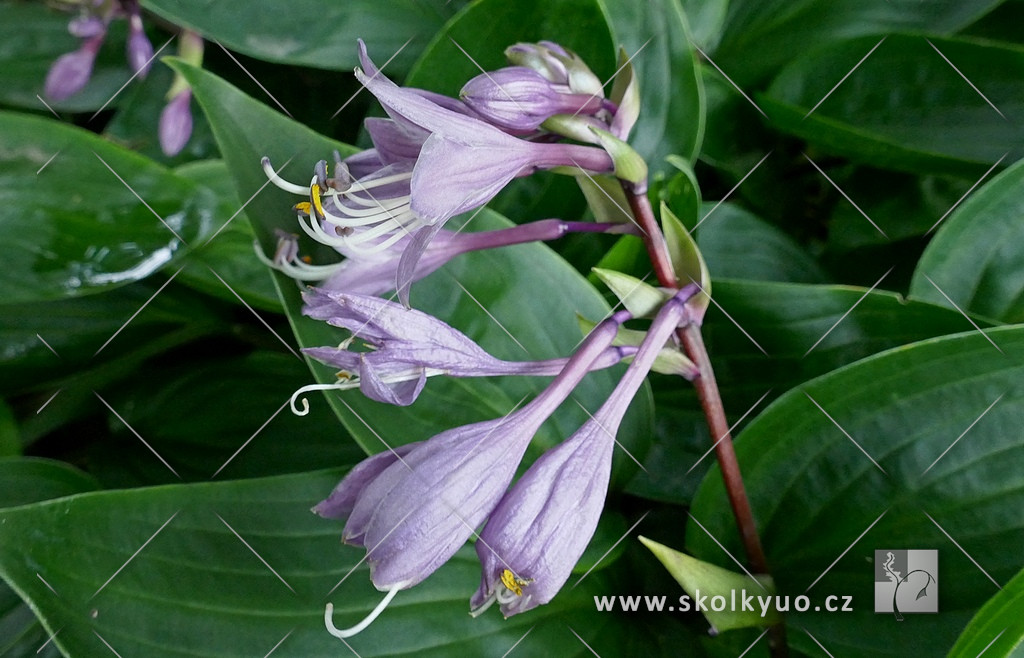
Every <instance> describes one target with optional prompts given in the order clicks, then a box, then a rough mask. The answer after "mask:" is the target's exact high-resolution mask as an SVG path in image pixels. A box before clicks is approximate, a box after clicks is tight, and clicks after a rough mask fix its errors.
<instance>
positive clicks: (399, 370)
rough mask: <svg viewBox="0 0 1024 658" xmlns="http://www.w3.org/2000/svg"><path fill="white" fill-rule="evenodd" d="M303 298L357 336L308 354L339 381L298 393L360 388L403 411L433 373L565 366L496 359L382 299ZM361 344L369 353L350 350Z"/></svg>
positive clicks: (602, 360) (613, 354)
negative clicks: (336, 374) (329, 368)
mask: <svg viewBox="0 0 1024 658" xmlns="http://www.w3.org/2000/svg"><path fill="white" fill-rule="evenodd" d="M304 299H305V302H306V307H305V309H304V313H305V314H306V315H308V316H310V317H313V318H315V319H317V320H325V321H326V322H327V323H328V324H331V325H334V326H336V327H342V328H344V329H348V330H349V331H351V332H352V335H351V337H350V338H348V339H346V340H345V342H344V343H342V345H341V346H339V347H313V348H307V349H304V350H303V351H304V352H305V353H306V354H309V355H310V356H312V357H313V358H315V359H317V360H318V361H322V362H324V363H326V364H328V365H331V366H334V367H336V368H340V369H341V373H340V374H339V378H340V381H339V382H338V383H337V384H332V385H326V386H321V385H314V386H311V387H305V388H303V389H300V390H299V391H298V392H297V393H296V395H298V394H300V393H302V392H304V391H308V390H311V389H325V388H326V389H330V388H335V389H346V388H354V387H356V386H359V388H360V389H361V390H362V391H363V393H364V394H365V395H366V396H367V397H368V398H370V399H373V400H377V401H378V402H384V403H387V404H394V405H401V406H405V405H409V404H412V403H413V402H414V401H415V400H416V398H417V396H419V394H420V392H421V391H422V390H423V386H424V384H425V382H426V378H427V377H430V376H434V375H449V376H453V377H489V376H496V375H555V374H558V373H559V372H561V371H562V369H563V368H564V367H565V366H566V362H567V360H566V359H548V360H544V361H520V362H513V361H503V360H501V359H497V358H495V357H493V356H491V355H490V354H488V353H487V352H485V351H484V350H483V349H482V348H481V347H480V346H479V345H477V344H476V343H474V342H473V341H472V340H470V338H469V337H468V336H466V335H465V334H463V333H461V332H460V331H458V330H457V329H454V328H452V327H450V326H449V325H447V324H445V323H444V322H442V321H441V320H438V319H437V318H435V317H433V316H431V315H428V314H426V313H423V312H420V311H417V310H414V309H407V308H405V307H403V306H401V305H400V304H396V303H394V302H390V301H386V300H383V299H380V298H378V297H371V296H367V295H357V294H352V293H348V292H331V291H327V290H322V289H312V290H310V291H309V292H307V293H306V294H305V295H304ZM356 341H360V342H362V343H364V344H365V346H366V347H368V348H369V350H367V351H358V352H357V351H354V350H352V349H350V348H351V347H352V344H353V343H354V342H356ZM633 351H634V350H633V349H632V348H618V347H609V348H608V349H606V350H605V351H604V352H602V353H601V354H599V355H598V356H597V357H596V359H595V360H594V361H593V362H592V363H591V364H590V366H589V368H590V369H598V368H607V367H609V366H612V365H614V364H616V363H618V362H619V361H620V360H621V359H622V358H623V357H624V356H630V355H632V353H633ZM293 400H294V396H293Z"/></svg>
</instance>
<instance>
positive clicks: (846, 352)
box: [629, 220, 986, 503]
mask: <svg viewBox="0 0 1024 658" xmlns="http://www.w3.org/2000/svg"><path fill="white" fill-rule="evenodd" d="M709 221H710V220H709ZM713 300H714V303H712V304H711V307H710V308H709V310H708V314H707V316H706V318H705V321H704V326H703V330H702V331H703V334H704V340H705V342H706V343H707V346H708V351H709V353H710V354H711V362H712V365H713V366H714V369H715V373H716V377H717V380H718V385H719V388H720V389H721V392H722V398H723V401H724V404H725V409H726V414H727V417H728V419H729V421H730V423H735V422H737V421H739V420H740V419H741V418H746V419H747V420H750V419H751V418H753V417H755V416H756V415H757V414H758V413H760V412H761V411H762V410H763V409H764V408H765V405H766V404H767V403H768V402H770V401H771V400H773V399H774V398H776V397H778V396H780V395H782V394H783V393H784V392H785V391H787V390H788V389H790V388H792V387H794V386H797V385H799V384H801V383H803V382H806V381H807V380H809V379H812V378H814V377H817V376H819V375H823V374H825V373H827V372H830V371H832V370H835V369H836V368H840V367H842V366H844V365H847V364H850V363H853V362H854V361H857V360H858V359H862V358H864V357H867V356H870V355H872V354H876V353H878V352H880V351H882V350H886V349H889V348H892V347H897V346H899V345H906V344H908V343H912V342H914V341H919V340H923V339H926V338H931V337H933V336H942V335H945V334H951V333H957V332H962V331H969V330H970V329H971V328H972V327H971V324H970V322H968V320H967V319H966V318H965V317H964V316H962V315H961V314H960V313H958V312H956V311H954V310H952V309H946V308H942V307H939V306H935V305H933V304H927V303H921V302H915V301H909V302H908V301H906V300H904V299H903V298H901V297H900V296H899V295H896V294H894V293H890V292H883V291H880V290H875V291H873V292H868V291H867V289H864V288H854V287H852V286H829V285H802V284H785V283H769V282H753V281H730V280H725V279H719V280H716V281H715V291H714V295H713ZM978 322H979V324H980V325H981V326H986V323H985V322H984V321H978ZM653 384H654V389H655V407H656V409H657V422H656V425H655V428H656V431H655V436H656V440H655V442H654V445H653V446H652V448H651V452H650V453H649V456H648V458H647V459H646V460H645V461H644V466H645V468H646V469H647V470H646V472H640V473H638V474H637V475H636V476H635V477H634V479H633V481H632V482H631V483H630V486H629V491H630V492H632V493H636V494H638V495H643V496H647V497H651V498H655V499H658V500H670V501H675V502H681V503H686V502H688V501H689V500H690V496H691V495H692V493H693V491H694V489H695V487H696V485H697V483H698V482H699V479H700V477H701V476H702V475H703V473H704V471H705V470H706V469H707V468H708V467H709V466H710V464H711V463H712V462H713V457H711V456H706V457H704V458H703V459H702V460H701V457H702V456H703V455H704V454H705V453H706V452H707V451H708V449H709V448H710V447H711V443H712V442H711V439H710V437H709V435H708V429H707V426H706V424H705V421H704V418H703V415H702V414H701V412H700V405H699V402H698V400H697V398H696V395H695V393H694V392H693V386H692V385H691V384H690V383H689V382H686V381H684V380H681V379H679V378H659V379H655V380H653ZM741 427H742V425H741ZM716 438H717V437H716ZM698 460H700V461H699V463H698ZM691 467H692V468H691Z"/></svg>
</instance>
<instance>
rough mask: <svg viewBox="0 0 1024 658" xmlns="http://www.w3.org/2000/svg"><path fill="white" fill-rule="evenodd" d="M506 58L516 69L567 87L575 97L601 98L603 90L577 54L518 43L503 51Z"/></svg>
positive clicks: (544, 45) (550, 45) (549, 43)
mask: <svg viewBox="0 0 1024 658" xmlns="http://www.w3.org/2000/svg"><path fill="white" fill-rule="evenodd" d="M505 57H506V58H507V59H508V61H509V62H511V63H512V64H515V65H517V66H526V67H529V68H531V69H533V70H534V71H537V72H538V73H540V74H541V75H542V76H544V77H545V78H546V79H547V80H549V81H551V82H553V83H555V84H560V85H566V86H567V87H568V88H569V90H570V91H572V92H573V93H577V94H588V95H593V96H597V97H602V98H603V97H604V86H603V85H602V84H601V80H600V79H598V77H597V76H596V75H594V72H593V71H591V70H590V67H588V66H587V64H586V62H584V61H583V59H582V58H581V57H580V56H579V55H577V54H576V53H574V52H572V51H571V50H568V49H566V48H563V47H562V46H560V45H558V44H557V43H554V42H553V41H541V42H539V43H517V44H515V45H514V46H510V47H509V48H507V49H505Z"/></svg>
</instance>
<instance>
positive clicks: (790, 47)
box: [714, 0, 1003, 100]
mask: <svg viewBox="0 0 1024 658" xmlns="http://www.w3.org/2000/svg"><path fill="white" fill-rule="evenodd" d="M1002 1H1003V0H981V1H980V2H956V1H955V0H938V1H936V2H918V0H805V1H804V2H799V3H793V2H787V1H786V0H768V1H765V0H731V2H730V3H729V17H728V20H727V22H726V27H725V34H724V36H723V37H722V41H721V43H720V44H719V47H718V50H717V51H716V53H715V55H714V57H715V61H716V62H717V63H718V64H719V65H720V66H721V67H722V68H723V69H725V71H726V72H727V73H728V75H729V77H731V78H732V79H734V80H736V81H737V82H739V83H740V84H742V85H747V84H749V83H752V82H759V81H761V80H763V79H764V78H765V77H766V76H768V75H770V74H771V72H772V71H774V70H776V69H778V68H779V67H781V66H782V65H784V64H785V63H787V62H788V61H790V60H791V59H793V58H794V57H797V56H799V55H801V54H803V53H805V52H807V51H808V50H811V49H813V48H815V47H816V46H821V45H825V44H831V43H836V42H837V41H839V40H841V39H853V38H856V37H860V36H863V35H868V34H884V33H886V32H896V31H899V30H906V31H908V32H914V31H920V32H930V33H933V34H949V33H951V32H955V31H956V30H958V29H960V28H961V27H964V26H965V25H968V24H969V23H970V22H971V21H973V20H975V19H977V18H978V17H979V16H982V15H984V14H985V13H986V12H988V11H990V10H991V9H992V7H995V6H996V5H998V4H1000V3H1001V2H1002ZM875 40H876V41H877V39H875ZM862 54H863V53H862ZM854 61H856V60H854ZM845 73H846V71H843V72H842V73H840V75H839V77H842V75H843V74H845ZM839 77H837V78H836V79H835V80H833V81H830V82H828V85H829V86H830V87H831V86H832V85H833V84H835V83H836V82H838V81H839ZM823 82H824V81H823ZM815 100H817V99H815Z"/></svg>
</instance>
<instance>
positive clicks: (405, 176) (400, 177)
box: [352, 171, 412, 190]
mask: <svg viewBox="0 0 1024 658" xmlns="http://www.w3.org/2000/svg"><path fill="white" fill-rule="evenodd" d="M411 178H412V172H411V171H407V172H405V173H401V174H391V175H390V176H381V177H380V178H374V179H373V180H371V181H361V180H354V181H352V188H353V189H356V190H372V189H373V188H375V187H380V186H382V185H391V184H392V183H400V182H402V181H406V180H409V179H411Z"/></svg>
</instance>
